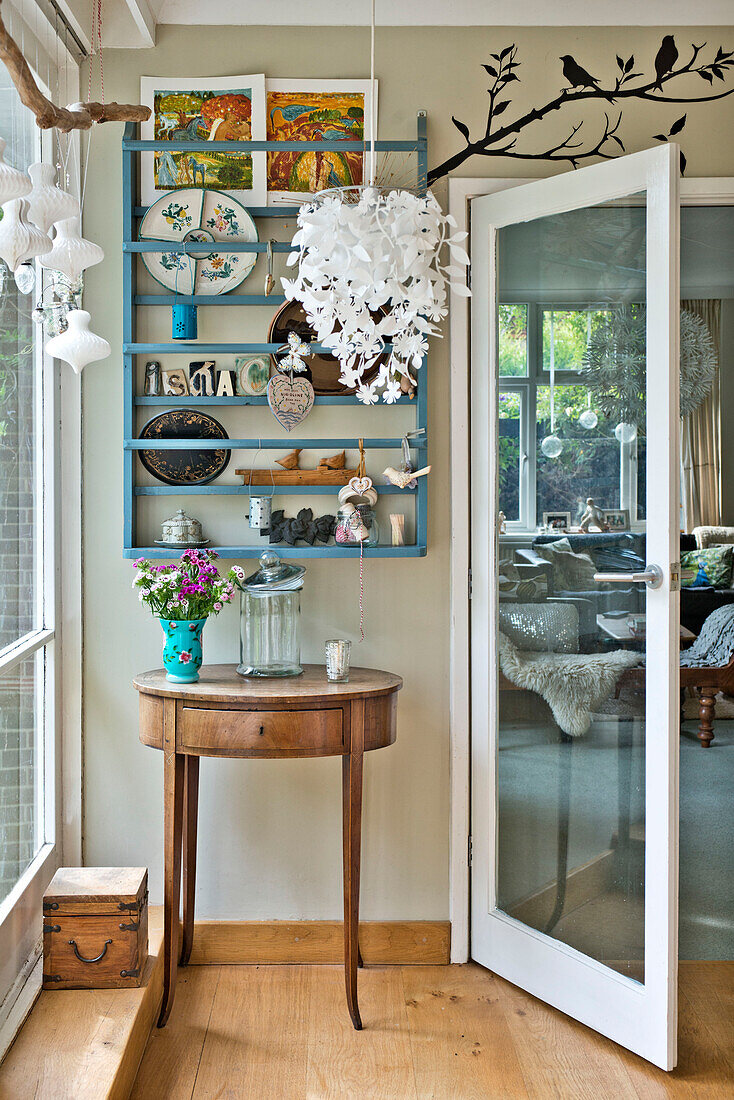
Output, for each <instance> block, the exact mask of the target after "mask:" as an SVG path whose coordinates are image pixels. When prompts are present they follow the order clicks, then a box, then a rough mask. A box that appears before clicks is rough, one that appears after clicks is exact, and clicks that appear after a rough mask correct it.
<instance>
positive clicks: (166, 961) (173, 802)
mask: <svg viewBox="0 0 734 1100" xmlns="http://www.w3.org/2000/svg"><path fill="white" fill-rule="evenodd" d="M168 702H169V700H166V704H168ZM171 702H172V705H173V707H175V702H174V701H171ZM174 721H175V719H173V718H172V719H171V721H170V723H169V721H168V716H167V715H166V716H165V718H164V748H163V761H164V764H163V776H164V783H163V789H164V799H163V835H164V856H165V888H164V899H163V1003H162V1004H161V1014H160V1016H159V1017H158V1027H163V1026H164V1025H165V1023H166V1021H167V1020H168V1017H169V1016H170V1014H171V1008H172V1007H173V998H174V994H175V992H176V968H177V963H178V921H179V907H180V901H181V833H182V828H183V787H184V759H185V758H184V756H183V754H182V753H177V752H176V751H175V735H174V736H173V737H172V738H171V739H170V742H169V737H168V727H169V725H170V729H171V730H173V726H174ZM169 743H170V744H171V748H170V749H169V747H168V746H169Z"/></svg>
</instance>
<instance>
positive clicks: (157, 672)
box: [133, 665, 403, 705]
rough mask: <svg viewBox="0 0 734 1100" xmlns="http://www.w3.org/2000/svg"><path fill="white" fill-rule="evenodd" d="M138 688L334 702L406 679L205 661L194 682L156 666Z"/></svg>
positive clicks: (231, 698)
mask: <svg viewBox="0 0 734 1100" xmlns="http://www.w3.org/2000/svg"><path fill="white" fill-rule="evenodd" d="M133 684H134V685H135V687H136V688H137V689H138V691H141V692H143V693H144V694H146V695H162V696H165V697H167V698H169V699H191V700H198V701H200V702H212V703H238V702H244V701H245V700H256V701H262V700H268V699H272V700H278V701H279V702H281V703H282V702H287V701H288V700H291V699H292V700H293V702H294V703H295V704H299V703H300V704H301V705H303V703H304V702H306V701H309V702H327V701H331V702H332V703H333V700H334V699H359V698H361V697H362V696H367V695H390V694H392V693H393V692H395V691H400V689H401V687H402V686H403V681H402V678H401V677H400V676H395V675H394V674H393V673H392V672H381V671H380V669H377V668H351V669H350V670H349V680H348V681H347V683H343V684H334V683H331V682H330V681H329V680H327V679H326V667H325V666H324V665H304V666H303V673H302V674H301V675H300V676H268V677H249V676H240V674H239V673H238V672H237V668H236V665H202V668H201V671H200V673H199V679H198V680H197V681H196V682H195V683H193V684H174V683H172V682H171V681H170V680H167V679H166V671H165V669H163V668H156V669H154V670H153V671H152V672H141V673H140V674H139V675H138V676H136V677H135V679H134V680H133Z"/></svg>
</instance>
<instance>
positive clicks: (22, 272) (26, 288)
mask: <svg viewBox="0 0 734 1100" xmlns="http://www.w3.org/2000/svg"><path fill="white" fill-rule="evenodd" d="M15 285H16V286H17V288H18V290H19V291H20V293H21V294H30V293H31V291H32V290H35V286H36V269H35V267H34V266H33V264H30V263H28V264H20V265H19V266H18V267H16V269H15Z"/></svg>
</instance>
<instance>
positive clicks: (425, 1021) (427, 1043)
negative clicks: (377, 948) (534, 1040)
mask: <svg viewBox="0 0 734 1100" xmlns="http://www.w3.org/2000/svg"><path fill="white" fill-rule="evenodd" d="M403 985H404V989H405V1003H406V1008H407V1015H408V1026H409V1028H410V1043H411V1050H412V1054H413V1066H414V1070H415V1079H416V1088H417V1092H418V1097H419V1100H456V1098H458V1097H461V1100H487V1098H488V1097H492V1098H493V1100H526V1098H527V1096H528V1091H527V1089H526V1087H525V1083H524V1080H523V1075H522V1072H521V1067H520V1063H519V1060H518V1057H517V1052H516V1049H515V1044H514V1043H513V1040H512V1037H511V1035H510V1032H509V1029H508V1026H507V1021H506V1019H505V1014H504V1011H503V1008H502V1005H501V1003H500V995H499V991H498V980H497V979H496V978H495V977H494V975H493V974H490V973H489V971H487V970H483V969H482V968H480V967H478V966H476V965H474V964H471V963H470V964H469V965H467V966H416V967H412V966H411V967H403Z"/></svg>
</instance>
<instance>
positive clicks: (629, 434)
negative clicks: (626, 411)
mask: <svg viewBox="0 0 734 1100" xmlns="http://www.w3.org/2000/svg"><path fill="white" fill-rule="evenodd" d="M614 434H615V436H616V438H617V442H618V443H634V441H635V440H636V439H637V425H636V424H629V423H625V421H624V420H622V421H620V423H619V424H617V427H616V428H615V429H614Z"/></svg>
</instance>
